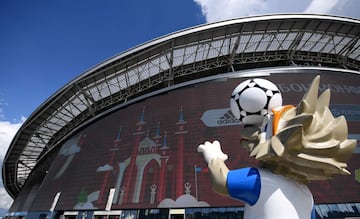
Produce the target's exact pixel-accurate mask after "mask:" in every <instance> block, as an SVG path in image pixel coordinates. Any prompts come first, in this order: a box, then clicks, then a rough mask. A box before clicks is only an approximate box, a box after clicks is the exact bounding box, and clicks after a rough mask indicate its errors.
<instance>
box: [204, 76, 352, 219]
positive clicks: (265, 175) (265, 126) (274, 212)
mask: <svg viewBox="0 0 360 219" xmlns="http://www.w3.org/2000/svg"><path fill="white" fill-rule="evenodd" d="M319 82H320V76H317V77H316V78H315V79H314V80H313V82H312V84H311V86H310V88H309V90H308V92H307V93H306V94H305V95H304V97H303V99H302V100H301V102H300V103H299V104H298V105H297V106H296V107H294V106H289V105H288V106H281V104H282V103H281V102H282V101H281V94H280V92H279V90H278V89H277V88H276V86H275V85H274V84H273V83H271V82H269V81H266V80H264V79H251V80H247V81H245V82H243V83H241V84H240V85H239V86H237V87H236V88H235V90H234V92H233V94H232V98H231V103H230V106H231V110H232V112H233V114H234V116H236V117H237V118H238V119H239V120H240V121H241V122H243V123H245V127H244V129H243V131H242V132H241V137H242V142H241V143H242V145H243V146H244V147H246V148H248V149H249V150H250V156H254V157H255V158H256V159H257V160H259V163H260V166H259V167H258V168H255V167H245V168H241V169H236V170H229V169H228V168H227V166H226V164H225V161H226V160H227V158H228V156H227V155H226V154H224V153H223V152H222V150H221V146H220V143H219V142H218V141H214V142H205V143H204V144H201V145H199V146H198V151H199V152H201V153H203V155H204V158H205V161H206V162H207V163H208V166H209V170H210V174H211V178H212V182H213V190H214V191H215V192H217V193H219V194H222V195H226V196H230V197H232V198H235V199H238V200H241V201H244V202H245V214H244V218H245V219H249V218H251V219H252V218H257V219H258V218H263V219H270V218H274V219H275V218H276V219H282V218H286V219H293V218H298V219H304V218H315V211H314V201H313V197H312V194H311V192H310V190H309V189H308V187H307V185H306V184H307V182H309V181H312V180H327V179H331V178H333V176H334V175H335V174H350V173H349V171H348V170H347V169H346V167H347V164H346V162H347V161H348V159H349V158H350V156H351V154H352V152H353V150H354V149H355V146H356V141H355V140H350V139H348V130H347V124H346V120H345V118H344V117H343V116H340V117H337V118H334V117H333V115H332V113H331V111H330V110H329V103H330V91H329V90H326V91H324V92H323V93H322V94H321V95H320V96H319V97H318V89H319ZM258 84H260V85H264V86H259V85H258ZM263 87H266V88H267V89H265V92H269V91H270V93H271V95H266V96H265V99H264V98H262V97H261V95H260V93H257V91H259V89H262V90H264V89H263ZM250 88H252V89H250ZM269 96H270V97H271V98H269ZM264 100H265V102H266V104H265V106H266V107H265V108H264V109H265V110H262V111H261V112H257V113H254V112H252V111H251V110H252V108H256V107H257V106H258V105H259V104H260V105H261V104H262V103H261V101H264Z"/></svg>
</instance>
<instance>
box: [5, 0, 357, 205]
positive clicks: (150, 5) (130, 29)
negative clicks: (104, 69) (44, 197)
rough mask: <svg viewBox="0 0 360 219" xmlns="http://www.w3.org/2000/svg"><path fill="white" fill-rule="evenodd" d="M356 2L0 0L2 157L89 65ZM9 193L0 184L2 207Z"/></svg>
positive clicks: (352, 8)
mask: <svg viewBox="0 0 360 219" xmlns="http://www.w3.org/2000/svg"><path fill="white" fill-rule="evenodd" d="M359 11H360V1H358V0H303V1H295V0H294V1H289V0H177V1H175V0H155V1H148V0H144V1H139V0H131V1H123V0H86V1H85V0H76V1H71V0H61V1H48V0H33V1H26V0H0V77H1V78H0V162H2V160H3V158H4V155H5V153H6V150H7V147H8V145H9V143H10V141H11V139H12V137H13V136H14V134H15V133H16V130H17V129H18V128H19V127H20V126H21V124H22V122H23V121H24V119H26V118H28V117H29V116H30V115H31V113H32V112H33V111H34V110H35V109H36V108H37V107H38V106H39V105H40V104H42V103H43V102H44V101H45V100H46V99H47V98H49V97H50V96H51V95H52V94H54V93H55V92H56V91H57V90H59V89H60V88H61V87H62V86H64V85H65V84H66V83H68V82H69V81H71V80H72V79H74V78H75V77H77V76H79V75H80V74H81V73H83V72H85V71H86V70H87V69H89V68H91V67H92V66H94V65H96V64H98V63H100V62H102V61H104V60H106V59H108V58H110V57H112V56H114V55H116V54H119V53H121V52H124V51H125V50H127V49H130V48H132V47H134V46H136V45H139V44H141V43H145V42H147V41H149V40H152V39H154V38H156V37H160V36H163V35H166V34H169V33H172V32H174V31H178V30H182V29H185V28H189V27H192V26H196V25H200V24H205V23H208V22H214V21H219V20H225V19H230V18H235V17H243V16H251V15H259V14H269V13H319V14H333V15H339V16H347V17H352V18H357V19H359V18H360V13H359ZM10 204H11V199H9V198H8V196H7V195H6V192H5V191H4V189H3V188H2V186H1V184H0V208H6V207H9V206H10Z"/></svg>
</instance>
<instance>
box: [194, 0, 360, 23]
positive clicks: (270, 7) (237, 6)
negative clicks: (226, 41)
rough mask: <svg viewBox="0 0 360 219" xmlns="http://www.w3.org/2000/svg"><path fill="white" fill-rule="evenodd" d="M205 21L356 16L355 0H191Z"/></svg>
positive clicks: (357, 7) (357, 15)
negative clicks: (280, 15) (269, 16)
mask: <svg viewBox="0 0 360 219" xmlns="http://www.w3.org/2000/svg"><path fill="white" fill-rule="evenodd" d="M193 1H194V2H195V3H197V4H198V5H199V6H200V7H201V10H202V14H203V15H204V16H205V18H206V21H207V22H215V21H221V20H227V19H232V18H238V17H244V16H253V15H264V14H274V13H312V14H333V15H340V16H349V17H355V18H358V17H359V14H356V15H354V14H355V13H354V11H358V10H355V9H354V8H356V9H360V8H359V7H360V4H359V3H358V2H357V0H341V1H340V0H302V1H284V0H251V1H249V0H221V1H219V0H193Z"/></svg>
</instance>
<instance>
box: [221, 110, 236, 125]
mask: <svg viewBox="0 0 360 219" xmlns="http://www.w3.org/2000/svg"><path fill="white" fill-rule="evenodd" d="M217 123H218V124H219V125H224V124H236V125H237V124H240V121H239V120H238V119H237V118H235V116H234V115H233V114H232V112H231V110H228V111H227V112H226V113H225V114H224V115H223V116H222V117H220V118H219V119H218V121H217Z"/></svg>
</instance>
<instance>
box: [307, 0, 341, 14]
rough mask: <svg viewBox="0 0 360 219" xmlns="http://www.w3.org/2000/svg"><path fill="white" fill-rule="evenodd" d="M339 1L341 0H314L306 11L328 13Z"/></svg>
mask: <svg viewBox="0 0 360 219" xmlns="http://www.w3.org/2000/svg"><path fill="white" fill-rule="evenodd" d="M339 2H340V1H339V0H312V1H311V3H310V5H309V6H308V7H307V8H306V9H305V11H304V13H309V14H314V13H317V14H328V13H330V12H331V11H332V9H333V8H334V7H335V6H336V5H337V4H338V3H339Z"/></svg>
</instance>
